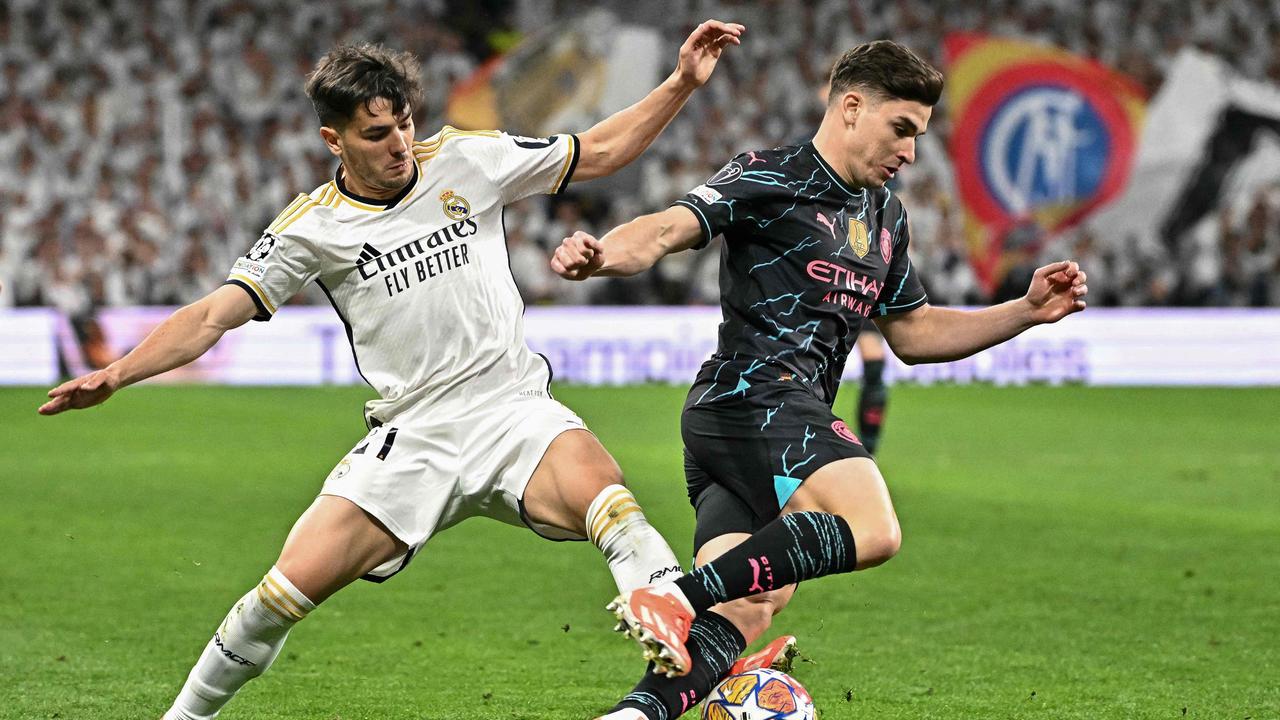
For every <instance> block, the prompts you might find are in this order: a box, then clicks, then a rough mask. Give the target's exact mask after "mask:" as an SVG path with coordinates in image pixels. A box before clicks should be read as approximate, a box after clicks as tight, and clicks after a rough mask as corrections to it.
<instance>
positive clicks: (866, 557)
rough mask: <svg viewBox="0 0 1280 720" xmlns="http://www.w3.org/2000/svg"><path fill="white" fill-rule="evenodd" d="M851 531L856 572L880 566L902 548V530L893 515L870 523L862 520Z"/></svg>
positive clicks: (890, 514)
mask: <svg viewBox="0 0 1280 720" xmlns="http://www.w3.org/2000/svg"><path fill="white" fill-rule="evenodd" d="M852 530H853V542H854V546H855V552H856V553H857V558H858V566H857V569H858V570H865V569H867V568H872V567H875V566H877V565H882V564H884V563H885V562H888V560H889V558H891V557H893V556H894V555H897V554H898V550H900V549H901V548H902V528H901V526H899V525H898V518H897V517H896V516H894V515H893V513H889V515H888V517H884V518H877V519H876V520H873V521H870V522H867V521H865V520H864V521H863V522H862V523H861V527H853V528H852Z"/></svg>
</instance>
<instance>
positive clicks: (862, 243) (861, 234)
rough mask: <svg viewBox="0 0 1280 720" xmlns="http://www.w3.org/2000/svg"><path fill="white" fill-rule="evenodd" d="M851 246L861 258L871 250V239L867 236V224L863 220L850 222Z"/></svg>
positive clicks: (854, 252)
mask: <svg viewBox="0 0 1280 720" xmlns="http://www.w3.org/2000/svg"><path fill="white" fill-rule="evenodd" d="M849 247H851V248H853V254H854V255H857V256H858V257H860V258H864V257H866V256H867V253H868V252H870V251H871V239H870V238H868V237H867V224H866V223H864V222H862V221H861V220H853V221H850V223H849Z"/></svg>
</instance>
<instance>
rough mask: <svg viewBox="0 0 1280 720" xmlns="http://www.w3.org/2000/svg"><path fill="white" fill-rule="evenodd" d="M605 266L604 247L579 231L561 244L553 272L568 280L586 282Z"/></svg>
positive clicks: (552, 268) (556, 252)
mask: <svg viewBox="0 0 1280 720" xmlns="http://www.w3.org/2000/svg"><path fill="white" fill-rule="evenodd" d="M603 266H604V245H603V244H601V242H600V241H599V240H597V239H595V238H594V237H592V236H590V235H588V234H587V233H584V232H582V231H581V230H579V231H578V232H575V233H574V234H573V235H572V236H570V237H567V238H565V239H564V240H562V241H561V242H560V247H558V248H556V251H555V254H553V255H552V256H551V270H552V271H554V272H555V274H557V275H559V276H560V277H562V278H565V279H566V280H586V279H587V278H589V277H591V276H592V275H593V274H594V273H595V272H596V271H597V270H599V269H600V268H601V267H603Z"/></svg>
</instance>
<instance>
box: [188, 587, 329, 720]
mask: <svg viewBox="0 0 1280 720" xmlns="http://www.w3.org/2000/svg"><path fill="white" fill-rule="evenodd" d="M313 609H315V605H314V604H313V603H312V602H311V601H310V600H308V599H307V597H306V596H304V595H303V594H302V593H301V592H299V591H298V589H297V588H296V587H294V585H293V583H291V582H290V581H289V579H288V578H286V577H285V576H284V574H283V573H281V572H280V570H279V569H278V568H275V567H273V568H271V572H268V573H267V575H266V577H264V578H262V582H261V583H259V584H258V586H257V587H256V588H254V589H253V590H250V591H249V592H248V594H246V595H245V596H244V597H242V598H240V600H239V601H238V602H237V603H236V604H235V606H234V607H232V608H231V612H230V613H228V614H227V617H226V619H224V620H223V621H222V624H221V625H219V626H218V629H217V631H216V632H214V634H213V639H211V640H210V641H209V644H208V645H206V646H205V649H204V652H203V653H202V654H201V655H200V659H199V660H198V661H196V665H195V667H194V668H192V669H191V674H190V675H189V676H188V677H187V682H186V684H184V685H183V686H182V691H181V692H179V693H178V697H177V699H176V700H174V702H173V706H172V707H171V708H169V711H168V712H166V713H165V715H164V720H210V719H211V718H214V717H217V715H218V713H219V711H221V710H222V707H223V706H224V705H226V704H227V702H228V701H229V700H231V698H232V696H234V695H235V694H236V691H237V690H239V689H240V688H241V686H243V685H244V684H245V683H247V682H248V681H250V680H252V679H253V678H255V677H257V676H259V675H261V674H262V673H263V672H264V671H266V669H267V668H268V667H270V666H271V663H272V662H273V661H274V660H275V659H276V656H277V655H279V654H280V649H281V648H282V647H284V641H285V638H286V637H287V636H288V634H289V629H290V628H292V627H293V626H294V625H295V624H296V623H297V622H298V621H299V620H301V619H302V618H304V617H306V616H307V613H309V612H311V611H312V610H313Z"/></svg>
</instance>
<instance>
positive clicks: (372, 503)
mask: <svg viewBox="0 0 1280 720" xmlns="http://www.w3.org/2000/svg"><path fill="white" fill-rule="evenodd" d="M585 429H586V424H585V423H583V422H582V419H581V418H579V417H578V416H577V415H576V414H574V413H573V411H571V410H569V409H568V408H566V407H565V406H564V405H561V404H560V403H559V402H557V401H556V400H554V399H553V398H551V397H550V396H549V394H547V393H545V392H542V391H536V390H535V391H525V392H523V393H513V394H512V395H511V396H509V397H508V399H507V400H506V401H505V402H489V403H486V404H485V405H484V406H482V407H478V408H477V407H472V408H470V409H468V410H465V411H463V410H450V409H448V408H444V407H426V408H411V409H410V410H408V411H406V412H404V413H401V414H400V415H398V416H396V417H395V418H393V419H391V420H389V421H388V422H387V423H385V424H383V425H380V426H378V427H375V428H374V429H373V430H370V431H369V434H368V435H366V436H365V437H364V439H363V440H361V441H360V442H359V443H357V444H356V446H355V447H354V448H352V450H351V452H349V453H347V455H346V457H344V458H342V460H341V461H339V462H338V465H337V466H336V467H335V468H334V469H333V471H332V472H330V473H329V477H328V478H327V479H325V482H324V487H323V488H322V489H321V490H320V494H321V495H336V496H338V497H343V498H346V499H348V500H350V501H351V502H353V503H355V504H356V505H358V506H359V507H360V508H361V509H363V510H364V511H365V512H367V513H369V514H370V515H372V516H373V517H375V518H377V519H378V521H379V522H381V523H382V524H383V525H385V526H386V528H387V529H388V530H390V531H391V533H392V534H393V535H395V536H396V537H397V538H399V539H400V540H401V541H402V542H404V543H405V544H406V545H408V546H409V551H408V552H407V553H406V554H404V555H401V556H400V557H397V558H395V559H393V560H390V561H388V562H386V563H383V564H382V565H380V566H378V567H377V568H375V569H374V570H373V571H372V572H370V573H369V574H368V575H366V576H365V579H366V580H372V581H375V582H381V581H382V580H385V579H386V578H389V577H391V576H392V575H394V574H396V573H397V572H399V571H400V570H402V569H404V567H405V566H406V565H408V564H409V561H410V560H411V559H412V558H413V556H414V554H415V553H417V552H418V550H419V549H421V548H422V546H423V545H424V544H425V543H426V542H427V540H429V539H430V538H431V536H432V535H434V534H436V533H438V532H441V531H443V530H446V529H448V528H450V527H452V526H454V525H456V524H458V523H459V522H461V521H462V520H465V519H467V518H469V517H473V516H476V515H483V516H485V517H490V518H493V519H495V520H501V521H502V522H505V523H509V524H512V525H519V526H522V527H529V528H531V529H532V530H533V531H534V532H536V533H538V534H539V535H542V536H543V537H546V538H548V539H552V540H584V539H586V536H585V534H573V533H566V532H565V531H564V530H560V529H559V528H553V527H548V526H545V525H540V524H538V523H534V522H532V521H531V520H529V519H528V517H527V516H525V515H524V512H523V509H522V505H521V500H522V498H523V497H524V491H525V487H526V486H527V485H528V484H529V479H530V477H531V476H532V475H533V471H534V470H535V469H536V468H537V467H538V463H539V462H541V460H542V456H543V455H544V454H546V452H547V448H548V447H549V446H550V445H551V442H552V441H553V440H555V439H556V437H558V436H559V435H560V434H561V433H563V432H565V431H567V430H585Z"/></svg>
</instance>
